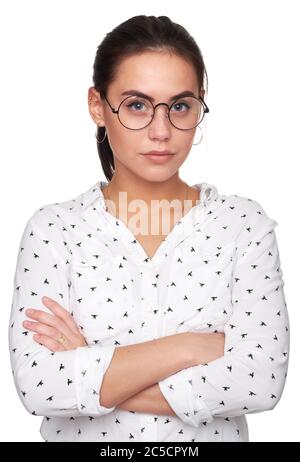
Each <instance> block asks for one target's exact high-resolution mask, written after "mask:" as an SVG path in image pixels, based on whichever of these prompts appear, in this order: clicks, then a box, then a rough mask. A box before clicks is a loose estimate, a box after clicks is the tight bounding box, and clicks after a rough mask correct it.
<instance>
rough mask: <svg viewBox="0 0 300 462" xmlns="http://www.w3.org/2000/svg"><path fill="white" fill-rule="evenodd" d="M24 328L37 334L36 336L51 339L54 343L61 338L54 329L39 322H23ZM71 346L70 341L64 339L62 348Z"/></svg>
mask: <svg viewBox="0 0 300 462" xmlns="http://www.w3.org/2000/svg"><path fill="white" fill-rule="evenodd" d="M24 326H25V327H26V328H27V329H28V330H31V331H33V332H37V333H38V334H42V335H46V336H47V337H50V338H52V339H53V340H54V341H55V342H58V343H60V342H59V341H58V339H59V338H60V336H61V332H60V331H59V330H57V329H56V328H54V327H50V326H47V325H46V324H42V323H40V322H28V321H25V322H24ZM68 346H69V347H70V346H71V342H70V340H69V339H68V338H67V337H66V340H65V342H64V343H63V347H64V348H66V349H67V348H68Z"/></svg>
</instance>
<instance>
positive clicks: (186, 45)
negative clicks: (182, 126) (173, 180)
mask: <svg viewBox="0 0 300 462" xmlns="http://www.w3.org/2000/svg"><path fill="white" fill-rule="evenodd" d="M156 50H157V51H168V52H170V53H174V54H177V55H179V56H180V57H182V58H184V59H185V60H186V61H188V62H190V63H191V64H192V65H193V66H194V68H195V71H196V74H197V79H198V84H199V91H201V90H202V89H203V88H204V79H206V84H208V78H207V72H206V69H205V65H204V62H203V57H202V53H201V51H200V49H199V47H198V45H197V43H196V41H195V40H194V38H193V37H192V36H191V35H190V34H189V33H188V32H187V30H186V29H185V28H184V27H183V26H181V25H180V24H177V23H175V22H173V21H171V19H170V18H169V17H168V16H157V17H156V16H145V15H139V16H133V17H132V18H129V19H128V20H126V21H125V22H123V23H121V24H119V25H118V26H117V27H115V28H114V29H113V30H112V31H111V32H109V33H108V34H106V36H105V38H104V39H103V41H102V42H101V43H100V45H99V46H98V48H97V53H96V57H95V62H94V65H93V70H94V73H93V82H94V87H95V89H96V90H97V91H98V92H99V94H100V97H101V98H102V100H103V99H104V95H103V92H104V93H105V94H107V90H108V86H109V84H110V83H111V82H112V81H113V80H114V78H115V76H116V72H117V67H118V65H120V64H121V61H122V60H123V59H125V58H127V57H129V56H132V55H135V54H140V53H143V52H145V51H156ZM96 134H97V138H98V140H102V139H103V137H104V135H105V127H99V126H98V128H97V133H96ZM97 149H98V155H99V158H100V161H101V165H102V169H103V172H104V174H105V176H106V178H107V180H108V181H110V180H111V179H112V176H113V173H114V169H115V166H114V158H113V153H112V150H111V147H110V145H109V142H108V138H107V136H106V138H105V139H104V141H103V143H101V144H100V143H97Z"/></svg>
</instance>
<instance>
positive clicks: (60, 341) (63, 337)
mask: <svg viewBox="0 0 300 462" xmlns="http://www.w3.org/2000/svg"><path fill="white" fill-rule="evenodd" d="M66 340H67V338H66V337H65V336H64V335H63V334H60V337H59V339H58V342H59V343H61V344H62V345H63V344H64V343H65V341H66Z"/></svg>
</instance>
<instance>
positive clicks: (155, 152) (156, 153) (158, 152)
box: [144, 151, 173, 156]
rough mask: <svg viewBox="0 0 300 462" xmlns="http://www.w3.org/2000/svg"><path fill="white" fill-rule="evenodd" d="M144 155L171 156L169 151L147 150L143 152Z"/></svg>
mask: <svg viewBox="0 0 300 462" xmlns="http://www.w3.org/2000/svg"><path fill="white" fill-rule="evenodd" d="M144 155H145V156H171V155H173V153H172V152H171V151H149V152H146V153H145V154H144Z"/></svg>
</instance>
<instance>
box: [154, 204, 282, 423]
mask: <svg viewBox="0 0 300 462" xmlns="http://www.w3.org/2000/svg"><path fill="white" fill-rule="evenodd" d="M253 204H254V213H252V214H251V220H250V222H248V225H247V226H245V228H243V230H242V231H241V232H240V235H239V239H237V244H238V245H237V247H236V253H235V262H234V266H233V273H232V292H231V294H232V307H233V311H232V315H231V317H230V319H229V321H228V322H227V324H226V325H225V327H224V333H225V345H224V355H223V356H222V357H220V358H218V359H216V360H214V361H211V362H209V363H208V364H199V365H196V366H193V367H189V368H186V369H183V370H182V371H179V372H177V373H176V374H173V375H171V376H169V377H167V378H165V379H164V380H162V381H160V382H159V383H158V385H159V387H160V390H161V392H162V394H163V395H164V397H165V399H166V400H167V401H168V403H169V405H170V406H171V407H172V409H173V410H174V412H175V413H176V415H177V416H178V417H179V418H181V419H182V420H183V421H184V422H186V423H187V424H189V425H192V426H194V427H198V426H199V424H200V423H201V422H205V421H206V422H211V421H212V420H213V418H214V417H235V416H240V415H243V414H247V413H248V414H251V413H257V412H263V411H266V410H271V409H273V408H274V407H275V405H276V404H277V403H278V401H279V400H280V398H281V395H282V392H283V388H284V385H285V381H286V375H287V369H288V358H289V346H290V335H289V317H288V312H287V307H286V300H285V294H284V289H283V286H284V281H283V279H282V274H283V273H282V270H281V263H280V256H279V251H278V245H277V239H276V235H275V231H274V228H275V227H276V226H277V224H278V223H277V222H276V221H275V220H272V219H271V218H269V217H268V216H267V215H266V213H265V211H264V209H263V208H262V207H261V205H260V204H259V203H258V202H256V201H253Z"/></svg>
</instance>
